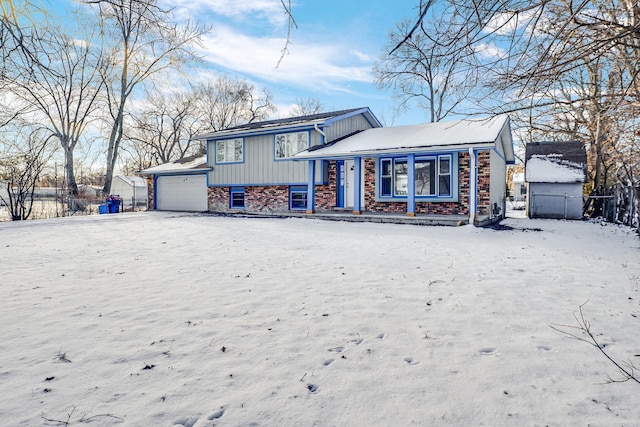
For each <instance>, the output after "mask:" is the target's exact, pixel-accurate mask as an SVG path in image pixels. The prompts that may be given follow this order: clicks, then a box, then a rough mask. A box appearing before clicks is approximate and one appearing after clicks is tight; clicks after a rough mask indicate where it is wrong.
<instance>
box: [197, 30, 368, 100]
mask: <svg viewBox="0 0 640 427" xmlns="http://www.w3.org/2000/svg"><path fill="white" fill-rule="evenodd" d="M285 43H286V40H285V39H284V38H276V37H251V36H247V35H244V34H238V33H237V32H236V31H234V30H233V29H231V28H229V27H224V26H216V27H215V28H214V30H213V31H212V32H211V34H209V35H207V36H206V37H205V38H204V40H203V44H204V46H205V52H204V57H205V60H206V61H209V62H210V63H212V64H213V65H214V66H215V67H220V68H224V69H226V70H228V71H231V72H236V73H239V74H242V75H245V76H247V77H249V78H256V79H260V80H263V81H266V82H269V83H274V84H286V85H294V86H298V87H305V88H308V87H315V88H320V87H324V88H330V89H332V90H345V91H348V90H349V89H348V85H349V83H361V82H367V83H368V82H370V81H371V76H370V64H366V65H365V66H357V65H352V64H350V63H349V62H348V61H349V60H350V59H352V57H351V56H350V55H345V51H348V50H343V49H341V48H340V47H339V46H330V45H321V44H313V43H306V42H301V41H298V40H294V41H293V42H292V44H290V45H289V53H288V54H287V55H286V56H285V57H284V59H283V60H282V62H281V63H280V65H279V66H278V68H276V65H277V64H278V60H279V58H280V57H281V55H282V49H283V48H284V47H285ZM356 56H357V55H356ZM357 57H358V59H362V58H363V57H362V56H357ZM345 61H346V62H345Z"/></svg>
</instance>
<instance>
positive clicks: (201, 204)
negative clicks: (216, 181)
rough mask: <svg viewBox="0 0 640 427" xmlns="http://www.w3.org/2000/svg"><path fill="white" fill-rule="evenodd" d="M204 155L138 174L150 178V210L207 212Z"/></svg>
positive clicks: (186, 158) (206, 169) (207, 170)
mask: <svg viewBox="0 0 640 427" xmlns="http://www.w3.org/2000/svg"><path fill="white" fill-rule="evenodd" d="M210 170H211V168H209V167H207V157H206V155H199V156H192V157H185V158H184V159H180V160H176V161H173V162H169V163H165V164H162V165H158V166H155V167H152V168H149V169H145V170H143V171H140V174H141V175H146V176H148V177H149V182H150V183H151V185H150V187H151V191H150V192H149V193H150V194H149V209H156V210H161V211H179V212H204V211H207V210H209V204H208V201H207V172H209V171H210Z"/></svg>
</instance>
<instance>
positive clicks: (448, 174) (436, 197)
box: [376, 152, 459, 202]
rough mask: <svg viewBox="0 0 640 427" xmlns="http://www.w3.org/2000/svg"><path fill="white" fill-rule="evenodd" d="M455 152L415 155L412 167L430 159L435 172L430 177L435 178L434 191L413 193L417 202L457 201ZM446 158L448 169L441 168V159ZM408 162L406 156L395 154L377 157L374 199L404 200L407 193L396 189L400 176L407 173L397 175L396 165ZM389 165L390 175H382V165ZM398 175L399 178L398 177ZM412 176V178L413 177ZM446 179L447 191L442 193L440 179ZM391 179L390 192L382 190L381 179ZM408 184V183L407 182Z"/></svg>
mask: <svg viewBox="0 0 640 427" xmlns="http://www.w3.org/2000/svg"><path fill="white" fill-rule="evenodd" d="M455 154H456V153H455V152H453V153H452V152H449V153H435V154H431V153H428V154H419V155H416V156H415V160H414V168H415V167H416V166H417V165H418V164H419V163H420V162H425V161H432V162H433V164H434V166H435V169H436V170H435V172H434V173H433V174H430V175H432V176H431V177H432V178H433V179H434V180H435V193H434V194H415V195H414V197H415V200H416V201H417V202H457V201H458V197H459V190H458V187H457V185H458V179H457V176H456V175H455V174H456V171H458V170H459V169H458V156H456V155H455ZM442 160H448V161H449V162H448V163H449V168H448V170H446V171H445V170H441V161H442ZM407 163H408V157H407V156H395V157H380V158H378V161H377V164H376V167H377V176H376V201H380V202H406V201H407V198H408V194H401V193H400V192H398V191H397V189H398V183H399V182H400V181H402V177H404V176H407V175H408V174H400V175H397V170H398V169H397V167H396V165H402V164H407ZM385 164H387V165H391V169H390V170H391V176H390V177H389V176H388V175H383V171H384V165H385ZM398 176H400V180H399V179H398ZM414 177H415V178H417V174H415V173H414ZM415 178H414V179H415ZM441 178H444V179H448V183H449V191H448V193H443V192H442V190H441V182H440V179H441ZM389 179H390V180H391V188H390V194H385V192H383V187H384V183H383V180H389ZM407 184H408V183H407ZM414 189H415V190H414V191H416V193H417V191H418V186H417V185H414Z"/></svg>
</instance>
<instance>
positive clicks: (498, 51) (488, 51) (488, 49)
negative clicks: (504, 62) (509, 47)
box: [475, 43, 507, 59]
mask: <svg viewBox="0 0 640 427" xmlns="http://www.w3.org/2000/svg"><path fill="white" fill-rule="evenodd" d="M475 51H476V53H478V54H479V55H480V56H481V57H483V58H491V59H494V58H497V59H502V58H506V57H507V51H506V50H504V49H502V48H500V47H498V46H496V45H495V44H494V43H481V44H479V45H477V46H476V47H475Z"/></svg>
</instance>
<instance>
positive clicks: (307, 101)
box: [291, 98, 325, 116]
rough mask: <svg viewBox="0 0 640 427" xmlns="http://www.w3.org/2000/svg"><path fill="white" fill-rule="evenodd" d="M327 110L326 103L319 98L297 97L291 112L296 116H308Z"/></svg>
mask: <svg viewBox="0 0 640 427" xmlns="http://www.w3.org/2000/svg"><path fill="white" fill-rule="evenodd" d="M323 111H325V106H324V104H323V103H322V102H321V101H320V100H319V99H317V98H296V101H295V103H294V104H293V108H292V109H291V114H292V115H294V116H308V115H311V114H318V113H322V112H323Z"/></svg>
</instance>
